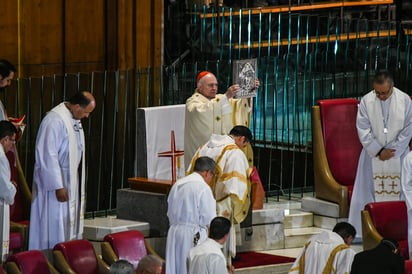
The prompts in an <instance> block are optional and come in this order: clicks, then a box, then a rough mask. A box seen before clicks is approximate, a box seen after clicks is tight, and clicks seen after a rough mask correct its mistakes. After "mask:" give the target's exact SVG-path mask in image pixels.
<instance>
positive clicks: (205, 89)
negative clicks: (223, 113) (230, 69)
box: [197, 72, 218, 100]
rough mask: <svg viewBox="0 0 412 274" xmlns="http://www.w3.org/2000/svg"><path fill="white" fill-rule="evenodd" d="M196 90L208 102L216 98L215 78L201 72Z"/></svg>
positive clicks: (209, 73) (216, 86)
mask: <svg viewBox="0 0 412 274" xmlns="http://www.w3.org/2000/svg"><path fill="white" fill-rule="evenodd" d="M198 79H199V80H198V81H197V90H198V91H199V93H200V94H202V95H203V96H205V97H206V98H208V99H209V100H211V99H213V98H215V97H216V94H217V90H218V84H217V79H216V76H215V75H214V74H213V73H211V72H201V73H200V74H199V76H198Z"/></svg>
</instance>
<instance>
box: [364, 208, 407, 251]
mask: <svg viewBox="0 0 412 274" xmlns="http://www.w3.org/2000/svg"><path fill="white" fill-rule="evenodd" d="M361 214H362V215H361V216H362V237H363V249H371V248H374V247H375V246H377V245H378V244H379V243H380V241H381V240H382V239H383V238H387V239H393V240H396V241H398V244H399V251H400V254H401V255H402V256H403V257H404V258H405V259H409V249H408V215H407V209H406V204H405V202H404V201H387V202H375V203H369V204H367V205H365V208H364V210H362V212H361Z"/></svg>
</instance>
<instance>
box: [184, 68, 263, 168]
mask: <svg viewBox="0 0 412 274" xmlns="http://www.w3.org/2000/svg"><path fill="white" fill-rule="evenodd" d="M255 84H256V88H258V87H259V85H260V83H259V80H256V82H255ZM239 88H240V87H239V85H238V84H234V85H232V86H230V87H229V88H228V89H227V91H226V92H225V93H224V94H218V93H217V92H218V82H217V79H216V76H215V75H214V74H213V73H211V72H208V71H202V72H201V73H199V75H198V76H197V88H196V90H195V92H194V93H193V95H192V96H191V97H190V98H189V99H187V100H186V113H185V145H184V151H185V167H186V169H187V167H188V166H189V165H190V160H191V159H192V157H193V155H194V154H195V152H196V150H197V149H198V148H199V147H200V146H201V145H203V144H204V143H206V142H207V140H209V137H210V136H212V134H228V133H229V131H230V130H231V129H232V128H233V127H234V126H235V125H243V126H246V127H249V116H250V112H251V110H252V102H253V101H252V99H251V98H243V99H234V98H233V97H234V96H235V95H236V93H237V92H238V91H239ZM246 154H247V158H248V161H251V165H252V164H253V151H252V149H251V147H250V146H249V148H248V150H247V152H246Z"/></svg>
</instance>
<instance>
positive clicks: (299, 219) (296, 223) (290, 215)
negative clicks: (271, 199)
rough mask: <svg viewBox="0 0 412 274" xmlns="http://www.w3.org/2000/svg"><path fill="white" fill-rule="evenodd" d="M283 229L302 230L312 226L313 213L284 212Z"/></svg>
mask: <svg viewBox="0 0 412 274" xmlns="http://www.w3.org/2000/svg"><path fill="white" fill-rule="evenodd" d="M283 226H284V228H285V229H289V228H303V227H312V226H313V213H312V212H306V211H301V210H296V209H294V210H285V218H284V220H283Z"/></svg>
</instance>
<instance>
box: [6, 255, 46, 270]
mask: <svg viewBox="0 0 412 274" xmlns="http://www.w3.org/2000/svg"><path fill="white" fill-rule="evenodd" d="M7 262H14V263H15V264H16V265H17V267H18V268H19V269H20V271H21V273H22V274H37V273H50V270H49V265H48V263H47V259H46V257H45V256H44V255H43V253H42V252H41V251H39V250H30V251H23V252H19V253H15V254H12V255H10V256H9V257H8V258H7ZM7 262H6V263H7Z"/></svg>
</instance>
